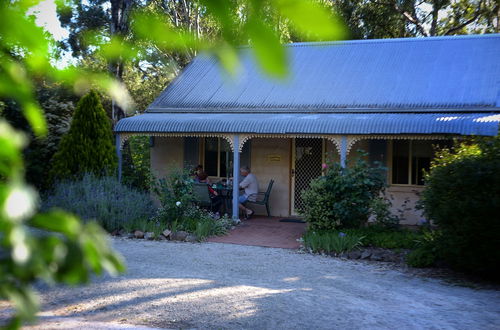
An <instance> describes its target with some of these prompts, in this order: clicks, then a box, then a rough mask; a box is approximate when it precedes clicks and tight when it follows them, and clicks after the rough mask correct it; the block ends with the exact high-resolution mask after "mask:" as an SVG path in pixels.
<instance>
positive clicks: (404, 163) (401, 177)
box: [392, 141, 410, 184]
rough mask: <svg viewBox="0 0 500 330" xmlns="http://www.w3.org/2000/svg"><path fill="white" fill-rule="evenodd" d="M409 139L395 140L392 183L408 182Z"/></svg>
mask: <svg viewBox="0 0 500 330" xmlns="http://www.w3.org/2000/svg"><path fill="white" fill-rule="evenodd" d="M409 150H410V143H409V141H394V143H393V150H392V183H394V184H408V183H409V180H408V161H409V158H408V157H409V155H408V154H409Z"/></svg>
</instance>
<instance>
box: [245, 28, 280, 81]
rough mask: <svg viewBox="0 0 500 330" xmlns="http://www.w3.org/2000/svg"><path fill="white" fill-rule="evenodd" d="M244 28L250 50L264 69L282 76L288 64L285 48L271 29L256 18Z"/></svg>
mask: <svg viewBox="0 0 500 330" xmlns="http://www.w3.org/2000/svg"><path fill="white" fill-rule="evenodd" d="M246 30H247V31H248V35H249V36H250V39H251V46H252V50H253V52H254V54H255V56H256V57H257V61H259V64H260V65H261V66H262V68H263V69H264V71H266V73H268V74H271V75H274V76H276V77H284V76H285V75H286V73H287V65H288V61H287V57H286V50H285V48H284V47H283V46H281V43H280V40H279V38H278V36H277V35H276V33H275V32H274V31H273V29H271V28H270V27H269V26H267V25H264V24H262V22H259V21H258V20H250V21H249V22H248V23H247V26H246Z"/></svg>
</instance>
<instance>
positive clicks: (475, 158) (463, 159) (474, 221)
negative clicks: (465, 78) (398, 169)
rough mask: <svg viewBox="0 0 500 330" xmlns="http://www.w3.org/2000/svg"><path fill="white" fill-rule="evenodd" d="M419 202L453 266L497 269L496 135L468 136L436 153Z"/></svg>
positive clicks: (499, 181) (499, 178) (499, 187)
mask: <svg viewBox="0 0 500 330" xmlns="http://www.w3.org/2000/svg"><path fill="white" fill-rule="evenodd" d="M425 182H426V188H425V190H424V191H423V193H422V202H421V203H422V204H421V205H422V206H423V208H424V213H425V215H426V217H427V218H428V219H430V220H432V221H433V222H434V223H435V224H436V225H437V226H438V227H439V229H440V231H441V236H440V237H439V239H438V240H437V242H436V243H437V246H438V248H439V252H440V254H441V256H442V258H443V259H444V261H446V262H447V263H449V265H450V266H452V267H453V268H456V269H459V270H463V271H467V272H471V273H477V274H483V275H486V276H491V277H495V276H496V277H497V278H498V276H499V275H500V263H499V260H500V240H499V239H498V238H499V237H500V221H499V215H500V138H499V137H496V138H493V139H492V138H482V139H474V140H472V141H470V142H467V143H465V142H464V143H461V144H459V145H457V146H455V147H454V148H453V149H451V150H448V149H445V150H443V151H441V152H439V153H438V155H437V157H436V159H435V160H434V161H433V163H432V165H431V169H430V172H429V173H428V174H427V176H426V180H425Z"/></svg>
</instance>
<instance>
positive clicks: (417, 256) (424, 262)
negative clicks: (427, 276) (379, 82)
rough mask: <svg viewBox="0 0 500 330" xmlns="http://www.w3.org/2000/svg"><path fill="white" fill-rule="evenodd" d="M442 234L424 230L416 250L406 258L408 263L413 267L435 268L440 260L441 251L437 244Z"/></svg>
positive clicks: (417, 241)
mask: <svg viewBox="0 0 500 330" xmlns="http://www.w3.org/2000/svg"><path fill="white" fill-rule="evenodd" d="M439 235H440V232H439V231H436V230H429V229H426V230H423V231H422V232H421V237H420V238H419V239H418V240H416V243H417V244H416V249H414V250H413V251H411V252H410V253H409V254H408V255H407V256H406V263H407V264H408V265H410V266H412V267H417V268H424V267H431V266H433V265H434V264H435V263H436V261H437V260H438V258H439V249H438V246H437V244H436V241H437V239H438V238H439Z"/></svg>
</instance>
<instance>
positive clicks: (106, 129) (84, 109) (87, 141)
mask: <svg viewBox="0 0 500 330" xmlns="http://www.w3.org/2000/svg"><path fill="white" fill-rule="evenodd" d="M116 163H117V160H116V153H115V147H114V143H113V133H112V130H111V121H110V120H109V118H108V117H107V115H106V112H105V111H104V108H103V107H102V104H101V100H100V98H99V95H98V94H97V93H96V92H95V91H90V92H89V93H88V94H87V95H85V96H84V97H82V98H81V99H80V101H79V102H78V106H77V108H76V111H75V114H74V116H73V120H72V122H71V127H70V129H69V131H68V132H67V133H66V135H64V136H63V137H62V139H61V142H60V143H59V147H58V150H57V152H56V153H55V155H54V157H53V158H52V169H51V173H50V174H51V175H50V176H51V178H52V179H53V180H54V179H63V178H71V177H75V176H79V175H81V174H83V173H94V174H96V175H102V174H109V173H110V172H113V171H114V170H115V168H116Z"/></svg>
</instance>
